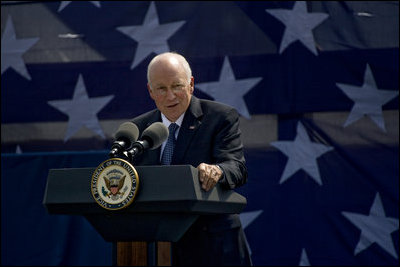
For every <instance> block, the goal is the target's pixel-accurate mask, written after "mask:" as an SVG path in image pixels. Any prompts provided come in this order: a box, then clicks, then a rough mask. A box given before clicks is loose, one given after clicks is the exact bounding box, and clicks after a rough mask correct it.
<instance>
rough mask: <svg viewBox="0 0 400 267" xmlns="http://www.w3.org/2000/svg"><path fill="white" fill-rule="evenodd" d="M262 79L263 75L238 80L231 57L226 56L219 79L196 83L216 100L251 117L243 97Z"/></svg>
mask: <svg viewBox="0 0 400 267" xmlns="http://www.w3.org/2000/svg"><path fill="white" fill-rule="evenodd" d="M261 80H262V77H256V78H246V79H240V80H236V78H235V75H234V73H233V70H232V67H231V65H230V64H229V59H228V57H225V59H224V64H223V65H222V69H221V74H220V76H219V81H217V82H205V83H199V84H195V87H197V88H198V89H199V90H200V91H202V92H204V93H206V94H208V95H210V96H211V97H213V98H214V100H215V101H218V102H221V103H225V104H227V105H230V106H232V107H234V108H236V110H237V111H238V112H239V114H240V115H242V116H243V117H245V118H247V119H250V118H251V116H250V113H249V111H248V109H247V105H246V102H245V101H244V98H243V97H244V96H245V94H247V92H249V91H250V90H251V89H252V88H253V87H254V86H256V85H257V84H258V83H259V82H260V81H261Z"/></svg>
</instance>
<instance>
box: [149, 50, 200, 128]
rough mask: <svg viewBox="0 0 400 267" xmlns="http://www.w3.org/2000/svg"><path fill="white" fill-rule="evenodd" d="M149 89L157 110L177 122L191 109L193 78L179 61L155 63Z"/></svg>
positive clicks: (165, 60) (163, 60)
mask: <svg viewBox="0 0 400 267" xmlns="http://www.w3.org/2000/svg"><path fill="white" fill-rule="evenodd" d="M149 79H150V81H149V84H148V85H147V88H148V90H149V93H150V97H151V98H152V99H153V100H154V102H155V103H156V106H157V108H158V109H159V110H160V111H161V112H162V113H163V114H164V115H165V116H166V117H167V118H168V119H169V120H170V121H172V122H175V121H176V120H177V119H178V118H179V116H180V115H182V114H183V113H184V112H185V111H186V109H187V108H188V107H189V104H190V99H191V98H192V94H193V89H194V79H193V77H192V78H191V79H190V82H189V81H188V78H187V75H186V73H185V71H184V69H183V67H182V66H181V65H180V64H179V62H178V60H177V59H176V58H173V57H168V58H165V59H164V58H163V59H160V60H159V61H157V62H155V63H154V64H153V66H152V67H151V69H150V71H149Z"/></svg>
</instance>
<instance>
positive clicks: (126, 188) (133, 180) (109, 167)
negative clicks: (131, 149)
mask: <svg viewBox="0 0 400 267" xmlns="http://www.w3.org/2000/svg"><path fill="white" fill-rule="evenodd" d="M138 189H139V177H138V175H137V172H136V170H135V168H134V167H133V166H132V165H131V164H130V163H129V162H128V161H126V160H123V159H119V158H112V159H108V160H106V161H104V162H102V163H101V164H100V165H99V166H98V167H97V168H96V169H95V170H94V172H93V175H92V180H91V191H92V195H93V198H94V199H95V200H96V202H97V203H98V204H99V205H100V206H102V207H103V208H105V209H108V210H119V209H123V208H126V207H128V206H129V205H130V204H131V203H132V202H133V200H134V199H135V197H136V194H137V192H138Z"/></svg>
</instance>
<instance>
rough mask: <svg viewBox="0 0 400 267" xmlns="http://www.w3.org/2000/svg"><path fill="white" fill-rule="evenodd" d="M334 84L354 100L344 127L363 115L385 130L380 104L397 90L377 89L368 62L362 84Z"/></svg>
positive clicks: (396, 92)
mask: <svg viewBox="0 0 400 267" xmlns="http://www.w3.org/2000/svg"><path fill="white" fill-rule="evenodd" d="M336 85H337V86H338V87H339V88H340V90H342V91H343V93H345V94H346V96H347V97H349V98H350V99H351V100H353V101H354V105H353V107H352V109H351V111H350V115H349V116H348V117H347V120H346V122H345V123H344V125H343V126H344V127H346V126H348V125H350V124H352V123H354V122H356V121H358V120H359V119H361V118H362V117H363V116H364V115H365V116H368V117H369V118H370V119H371V120H372V121H373V122H374V123H375V124H376V125H377V126H378V127H379V128H380V129H381V130H382V131H384V132H386V128H385V122H384V120H383V115H382V105H384V104H386V103H387V102H389V101H390V100H392V99H393V98H395V97H396V96H398V95H399V91H391V90H379V89H378V87H377V86H376V82H375V80H374V77H373V76H372V71H371V68H370V66H369V65H368V64H367V68H366V70H365V73H364V82H363V85H362V86H355V85H351V84H344V83H336Z"/></svg>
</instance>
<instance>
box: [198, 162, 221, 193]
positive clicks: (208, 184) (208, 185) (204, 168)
mask: <svg viewBox="0 0 400 267" xmlns="http://www.w3.org/2000/svg"><path fill="white" fill-rule="evenodd" d="M197 169H198V170H199V180H200V183H201V187H202V188H203V189H204V190H205V191H209V190H210V189H212V188H213V187H214V186H215V185H216V184H217V182H218V180H219V179H221V177H222V170H221V169H220V168H219V167H218V166H217V165H210V164H206V163H201V164H200V165H199V166H197Z"/></svg>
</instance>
